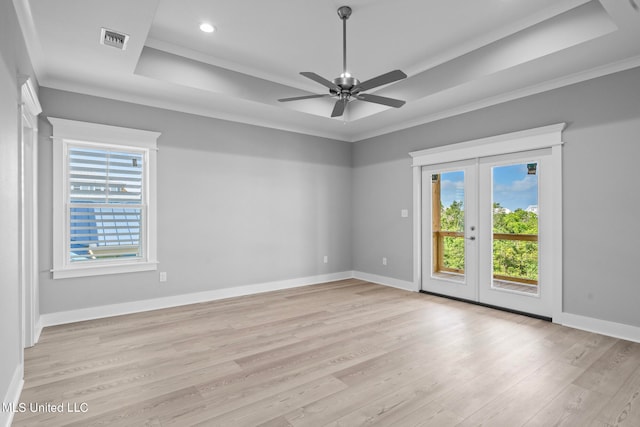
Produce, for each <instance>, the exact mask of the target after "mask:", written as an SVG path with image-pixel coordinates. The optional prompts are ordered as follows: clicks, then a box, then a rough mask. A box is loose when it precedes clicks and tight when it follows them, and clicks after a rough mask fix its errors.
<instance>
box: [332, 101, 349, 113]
mask: <svg viewBox="0 0 640 427" xmlns="http://www.w3.org/2000/svg"><path fill="white" fill-rule="evenodd" d="M347 102H348V101H347V99H346V98H345V99H338V100H337V101H336V105H334V106H333V111H332V112H331V117H340V116H341V115H342V114H344V108H345V107H346V106H347Z"/></svg>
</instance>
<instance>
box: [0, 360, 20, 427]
mask: <svg viewBox="0 0 640 427" xmlns="http://www.w3.org/2000/svg"><path fill="white" fill-rule="evenodd" d="M23 386H24V365H23V364H22V363H21V364H19V365H18V366H16V369H15V371H14V372H13V378H12V379H11V383H10V384H9V388H8V389H7V392H6V393H5V395H4V399H3V400H2V403H3V404H8V405H10V407H11V410H10V411H4V410H0V426H2V427H10V426H11V423H12V422H13V415H14V414H15V412H16V411H17V410H18V403H19V402H20V394H21V393H22V387H23Z"/></svg>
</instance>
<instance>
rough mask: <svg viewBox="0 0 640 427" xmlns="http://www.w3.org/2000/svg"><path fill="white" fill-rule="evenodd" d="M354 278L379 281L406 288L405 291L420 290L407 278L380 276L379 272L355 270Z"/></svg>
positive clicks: (394, 286) (393, 286)
mask: <svg viewBox="0 0 640 427" xmlns="http://www.w3.org/2000/svg"><path fill="white" fill-rule="evenodd" d="M353 278H354V279H360V280H366V281H367V282H373V283H378V284H380V285H385V286H391V287H392V288H398V289H404V290H405V291H412V292H418V289H416V287H415V285H414V283H413V282H410V281H407V280H400V279H394V278H393V277H385V276H378V275H377V274H370V273H363V272H362V271H354V272H353Z"/></svg>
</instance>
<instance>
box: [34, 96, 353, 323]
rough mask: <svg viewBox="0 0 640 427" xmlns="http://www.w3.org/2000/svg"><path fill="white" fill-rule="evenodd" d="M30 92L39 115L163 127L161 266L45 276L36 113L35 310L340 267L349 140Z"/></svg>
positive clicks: (44, 177)
mask: <svg viewBox="0 0 640 427" xmlns="http://www.w3.org/2000/svg"><path fill="white" fill-rule="evenodd" d="M40 101H41V103H42V106H43V110H44V111H43V114H42V116H50V117H60V118H66V119H71V120H81V121H88V122H95V123H103V124H109V125H115V126H124V127H131V128H137V129H146V130H153V131H158V132H162V136H161V137H160V138H159V140H158V146H159V153H158V258H159V260H160V266H159V271H166V272H167V275H168V281H167V282H166V283H160V282H159V280H158V273H157V272H143V273H132V274H118V275H107V276H102V277H89V278H75V279H64V280H62V279H61V280H52V279H51V274H50V273H49V270H50V269H51V266H52V241H51V234H52V222H51V209H52V198H51V192H52V184H51V181H52V159H51V154H52V147H51V142H50V140H49V136H50V135H51V125H50V124H49V122H48V121H47V120H46V119H44V118H42V119H41V122H40V138H41V140H40V147H39V148H40V152H39V155H40V158H39V170H40V182H39V185H40V200H39V202H40V224H39V226H40V241H41V245H40V263H41V270H42V273H41V276H40V292H41V294H40V298H41V312H42V313H53V312H59V311H65V310H73V309H80V308H86V307H93V306H99V305H106V304H115V303H121V302H128V301H136V300H143V299H150V298H156V297H163V296H170V295H178V294H185V293H191V292H200V291H207V290H214V289H221V288H227V287H233V286H241V285H249V284H257V283H264V282H270V281H277V280H285V279H296V278H301V277H307V276H314V275H318V274H327V273H334V272H342V271H348V270H351V241H350V240H351V234H350V226H351V224H350V222H351V217H352V215H351V199H352V197H351V146H350V144H348V143H345V142H338V141H333V140H329V139H323V138H317V137H312V136H307V135H300V134H295V133H291V132H283V131H278V130H273V129H266V128H260V127H255V126H250V125H245V124H238V123H232V122H226V121H222V120H216V119H210V118H204V117H200V116H194V115H189V114H184V113H178V112H173V111H167V110H162V109H157V108H151V107H145V106H141V105H135V104H128V103H123V102H119V101H113V100H107V99H103V98H96V97H91V96H86V95H79V94H75V93H70V92H63V91H58V90H53V89H49V88H44V87H43V88H42V89H41V91H40ZM42 116H41V117H42ZM324 255H328V256H329V263H328V264H324V263H323V256H324Z"/></svg>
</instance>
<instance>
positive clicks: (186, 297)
mask: <svg viewBox="0 0 640 427" xmlns="http://www.w3.org/2000/svg"><path fill="white" fill-rule="evenodd" d="M352 277H353V275H352V272H351V271H344V272H340V273H330V274H320V275H317V276H309V277H301V278H297V279H288V280H279V281H275V282H267V283H259V284H254V285H245V286H238V287H233V288H223V289H215V290H211V291H205V292H197V293H191V294H183V295H174V296H170V297H163V298H154V299H148V300H142V301H132V302H125V303H121V304H110V305H102V306H98V307H89V308H81V309H78V310H70V311H62V312H56V313H44V314H41V315H40V327H41V328H42V327H46V326H54V325H62V324H65V323H73V322H81V321H84V320H93V319H102V318H105V317H112V316H120V315H123V314H131V313H140V312H144V311H151V310H159V309H162V308H170V307H177V306H181V305H189V304H198V303H201V302H208V301H214V300H219V299H225V298H232V297H239V296H244V295H252V294H258V293H262V292H270V291H278V290H281V289H290V288H297V287H300V286H308V285H315V284H320V283H326V282H332V281H335V280H344V279H351V278H352Z"/></svg>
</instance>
